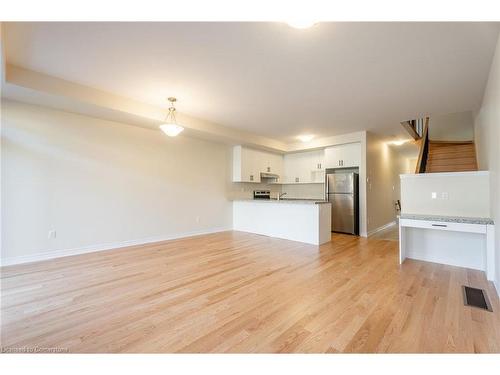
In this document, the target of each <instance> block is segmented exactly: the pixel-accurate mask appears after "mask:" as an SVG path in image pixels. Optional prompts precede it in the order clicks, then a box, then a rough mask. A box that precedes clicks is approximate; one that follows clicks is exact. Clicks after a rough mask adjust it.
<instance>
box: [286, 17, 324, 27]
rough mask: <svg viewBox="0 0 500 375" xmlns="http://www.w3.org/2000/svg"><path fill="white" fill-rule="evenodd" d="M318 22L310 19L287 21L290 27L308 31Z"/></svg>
mask: <svg viewBox="0 0 500 375" xmlns="http://www.w3.org/2000/svg"><path fill="white" fill-rule="evenodd" d="M316 23H317V22H316V21H313V20H310V19H305V18H304V19H299V18H297V19H294V20H290V21H287V24H288V26H290V27H293V28H295V29H308V28H310V27H313V26H314V25H316Z"/></svg>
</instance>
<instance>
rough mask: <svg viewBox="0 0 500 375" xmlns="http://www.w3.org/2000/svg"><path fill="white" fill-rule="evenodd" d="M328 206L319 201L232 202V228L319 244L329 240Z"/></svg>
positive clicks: (329, 216) (246, 200)
mask: <svg viewBox="0 0 500 375" xmlns="http://www.w3.org/2000/svg"><path fill="white" fill-rule="evenodd" d="M331 227H332V225H331V204H330V203H329V202H326V201H321V200H293V199H282V200H275V199H267V200H266V199H261V200H259V199H240V200H235V201H233V229H234V230H239V231H242V232H250V233H256V234H262V235H265V236H270V237H277V238H283V239H287V240H292V241H299V242H305V243H309V244H313V245H321V244H323V243H326V242H329V241H330V239H331Z"/></svg>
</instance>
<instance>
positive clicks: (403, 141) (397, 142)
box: [390, 139, 408, 146]
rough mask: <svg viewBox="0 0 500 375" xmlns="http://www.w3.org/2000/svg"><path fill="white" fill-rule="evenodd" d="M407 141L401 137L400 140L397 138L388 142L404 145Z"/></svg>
mask: <svg viewBox="0 0 500 375" xmlns="http://www.w3.org/2000/svg"><path fill="white" fill-rule="evenodd" d="M407 142H408V140H407V139H402V140H398V141H392V142H390V143H391V145H394V146H401V145H404V144H405V143H407Z"/></svg>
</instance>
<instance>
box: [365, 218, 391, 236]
mask: <svg viewBox="0 0 500 375" xmlns="http://www.w3.org/2000/svg"><path fill="white" fill-rule="evenodd" d="M394 225H396V221H391V222H390V223H387V224H384V225H382V226H381V227H378V228H375V229H373V230H370V231H368V237H370V236H373V235H374V234H375V233H378V232H380V231H382V230H384V229H387V228H390V227H392V226H394Z"/></svg>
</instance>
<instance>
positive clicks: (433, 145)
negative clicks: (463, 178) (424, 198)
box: [425, 140, 477, 173]
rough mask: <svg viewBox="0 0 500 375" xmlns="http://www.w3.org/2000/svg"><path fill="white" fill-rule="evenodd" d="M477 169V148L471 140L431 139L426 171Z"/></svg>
mask: <svg viewBox="0 0 500 375" xmlns="http://www.w3.org/2000/svg"><path fill="white" fill-rule="evenodd" d="M466 171H477V160H476V149H475V147H474V143H473V142H472V141H470V142H442V141H441V142H440V141H431V140H429V151H428V156H427V163H426V165H425V173H436V172H466Z"/></svg>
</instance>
